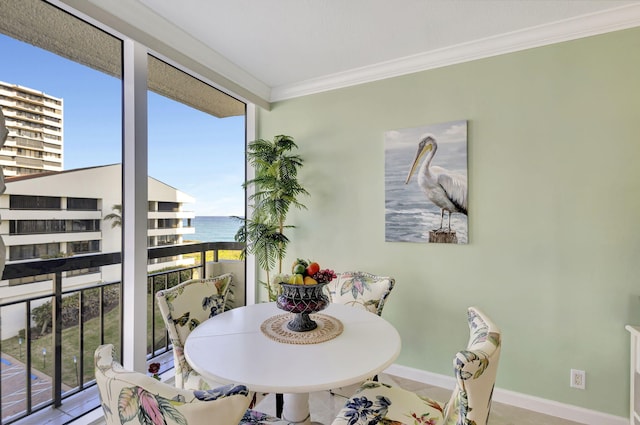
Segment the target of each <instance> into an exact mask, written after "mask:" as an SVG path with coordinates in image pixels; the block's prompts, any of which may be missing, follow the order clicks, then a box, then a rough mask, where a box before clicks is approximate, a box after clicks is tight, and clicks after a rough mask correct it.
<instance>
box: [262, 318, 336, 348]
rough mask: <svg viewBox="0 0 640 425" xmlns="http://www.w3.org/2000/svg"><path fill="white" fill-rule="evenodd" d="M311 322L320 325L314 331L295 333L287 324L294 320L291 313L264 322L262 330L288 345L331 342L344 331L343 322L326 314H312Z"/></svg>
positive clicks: (275, 339)
mask: <svg viewBox="0 0 640 425" xmlns="http://www.w3.org/2000/svg"><path fill="white" fill-rule="evenodd" d="M309 317H310V318H311V320H313V321H315V322H316V323H317V324H318V327H317V328H315V329H314V330H312V331H307V332H294V331H292V330H289V328H287V323H289V321H290V320H292V319H293V318H294V315H293V314H291V313H286V314H279V315H277V316H273V317H270V318H268V319H267V320H265V321H264V322H262V325H260V330H261V331H262V333H263V334H265V335H266V336H268V337H269V338H271V339H273V340H274V341H278V342H284V343H286V344H318V343H320V342H325V341H329V340H330V339H333V338H335V337H337V336H338V335H340V334H341V333H342V330H343V326H342V322H341V321H340V320H338V319H336V318H335V317H331V316H327V315H326V314H310V315H309Z"/></svg>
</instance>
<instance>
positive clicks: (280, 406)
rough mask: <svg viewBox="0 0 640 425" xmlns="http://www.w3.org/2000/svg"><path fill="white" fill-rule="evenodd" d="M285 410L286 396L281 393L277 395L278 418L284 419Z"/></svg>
mask: <svg viewBox="0 0 640 425" xmlns="http://www.w3.org/2000/svg"><path fill="white" fill-rule="evenodd" d="M283 408H284V396H283V395H282V394H280V393H276V416H277V417H279V418H281V417H282V409H283Z"/></svg>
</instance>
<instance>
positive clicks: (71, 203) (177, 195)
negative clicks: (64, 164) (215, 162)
mask: <svg viewBox="0 0 640 425" xmlns="http://www.w3.org/2000/svg"><path fill="white" fill-rule="evenodd" d="M5 184H6V188H7V189H6V191H5V192H4V193H3V194H2V195H0V217H2V221H1V222H0V236H1V237H2V242H3V243H4V245H5V247H6V253H5V260H6V263H7V264H10V263H12V262H19V261H24V260H30V259H34V258H52V257H59V256H66V255H82V254H88V253H98V252H104V253H109V252H120V251H121V231H122V228H121V226H115V227H113V226H112V223H113V222H112V221H108V220H105V219H104V217H105V216H107V215H108V214H111V213H114V212H115V213H116V214H117V213H118V211H117V208H115V209H114V206H119V205H121V196H120V188H121V165H120V164H114V165H106V166H97V167H88V168H81V169H74V170H67V171H60V172H49V173H41V174H31V175H25V176H15V177H7V178H6V179H5ZM148 194H149V216H148V231H147V232H148V246H149V247H154V246H162V245H175V244H180V243H182V242H183V238H184V236H185V235H188V234H193V233H195V228H194V227H193V226H192V219H193V218H194V216H195V213H194V212H193V211H187V209H186V206H185V204H189V203H192V202H193V201H194V199H193V198H192V197H191V196H189V195H187V194H185V193H183V192H181V191H179V190H177V189H175V188H173V187H171V186H169V185H167V184H165V183H163V182H160V181H159V180H156V179H154V178H152V177H149V178H148ZM158 260H159V261H154V263H153V264H149V265H148V269H149V271H154V270H159V269H162V268H166V267H171V266H176V265H187V264H193V260H192V259H189V258H182V257H172V258H163V259H158ZM120 273H121V271H120V265H115V266H105V267H99V268H96V269H85V270H77V271H74V272H67V273H65V274H63V290H67V289H73V288H80V287H86V286H89V285H92V284H95V283H98V282H110V281H118V280H120V277H121V275H120ZM51 282H52V281H51V276H48V275H42V276H35V277H31V278H29V279H12V280H3V281H0V289H1V291H0V292H1V294H2V296H1V299H2V301H11V300H13V299H16V300H17V299H21V298H24V297H26V296H30V297H31V296H38V295H39V294H40V293H42V294H45V293H48V292H50V290H51ZM9 310H10V309H9V308H4V309H3V312H2V320H3V322H2V323H3V326H2V332H3V334H6V335H11V332H12V329H9V328H10V324H11V320H6V319H7V318H8V317H9V316H10V315H11V313H10V311H9ZM16 314H21V312H17V313H16Z"/></svg>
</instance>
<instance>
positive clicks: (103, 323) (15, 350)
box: [0, 242, 244, 425]
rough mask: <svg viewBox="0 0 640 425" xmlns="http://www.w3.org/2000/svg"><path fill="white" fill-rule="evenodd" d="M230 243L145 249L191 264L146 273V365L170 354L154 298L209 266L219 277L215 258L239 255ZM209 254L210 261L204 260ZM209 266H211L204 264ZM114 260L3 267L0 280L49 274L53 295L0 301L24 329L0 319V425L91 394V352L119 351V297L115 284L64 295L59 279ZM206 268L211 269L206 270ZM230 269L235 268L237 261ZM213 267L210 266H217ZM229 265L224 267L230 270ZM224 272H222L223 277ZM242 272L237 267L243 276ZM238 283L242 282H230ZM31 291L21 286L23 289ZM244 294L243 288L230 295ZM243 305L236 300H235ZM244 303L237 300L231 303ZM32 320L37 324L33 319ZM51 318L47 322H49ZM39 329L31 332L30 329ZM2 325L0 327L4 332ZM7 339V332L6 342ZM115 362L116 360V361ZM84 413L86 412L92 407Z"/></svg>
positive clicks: (107, 256)
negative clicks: (103, 347)
mask: <svg viewBox="0 0 640 425" xmlns="http://www.w3.org/2000/svg"><path fill="white" fill-rule="evenodd" d="M242 247H243V245H242V244H240V243H236V242H208V243H194V244H185V245H174V246H163V247H155V248H150V249H149V250H148V257H149V259H158V258H171V257H174V256H177V255H184V254H199V255H196V257H199V258H197V261H195V262H194V264H192V265H189V266H185V267H180V268H176V269H172V270H162V271H157V272H154V273H150V274H148V279H147V294H148V295H147V305H146V307H147V311H148V320H147V325H148V332H147V334H148V335H147V341H148V342H147V359H148V361H152V360H153V359H154V358H156V357H158V356H161V355H163V354H165V355H166V353H168V352H169V351H170V350H171V347H170V344H169V339H168V337H167V334H166V329H165V326H164V322H163V320H162V317H161V316H160V314H159V312H158V310H157V307H156V303H155V297H154V294H155V293H156V292H157V291H158V290H161V289H166V288H168V287H171V286H174V285H176V284H178V283H180V282H183V281H185V280H188V279H191V278H195V277H200V276H207V274H206V271H207V268H208V267H214V266H216V267H217V268H218V270H216V271H214V273H215V274H219V273H217V271H219V269H220V267H222V270H224V267H226V266H225V265H224V263H222V266H220V267H218V265H220V263H218V260H219V254H220V251H236V252H237V251H239V250H241V249H242ZM207 255H209V258H207ZM210 260H213V261H210ZM121 261H122V258H121V254H120V253H103V254H93V255H82V256H74V257H65V258H54V259H47V260H36V261H24V262H19V263H13V264H7V265H6V266H5V269H4V273H3V276H2V279H3V280H7V279H18V278H24V277H29V276H36V275H45V274H49V275H52V276H54V277H53V282H52V285H49V286H48V288H52V289H49V290H47V291H46V293H38V294H37V295H31V296H25V297H24V298H19V299H14V300H11V301H3V302H0V318H1V317H2V316H4V314H5V313H6V312H7V311H9V310H12V309H13V312H14V313H15V310H16V309H18V310H20V314H21V317H22V320H23V321H24V324H25V326H24V329H21V330H19V331H18V332H17V334H15V326H14V331H13V332H11V331H8V330H6V329H2V323H3V321H2V320H0V335H2V338H0V351H1V352H2V359H1V362H2V364H1V368H0V380H1V382H2V385H0V399H1V400H2V404H1V407H0V417H1V422H0V423H1V424H2V425H7V424H11V423H14V422H18V421H21V422H22V421H24V420H27V422H29V420H30V418H33V419H34V420H36V416H35V415H36V414H37V413H38V412H41V411H42V410H43V409H45V408H47V407H50V406H53V407H60V406H61V405H62V404H63V401H66V400H67V399H70V398H72V397H74V396H79V395H80V396H81V394H82V393H83V392H84V391H86V390H92V391H94V392H95V381H94V378H93V352H94V351H95V348H96V347H97V346H98V345H100V344H104V343H113V344H114V345H115V346H116V350H117V351H116V352H120V351H121V349H122V310H121V306H122V299H121V297H122V291H121V286H122V285H121V282H119V281H117V282H100V283H97V284H92V285H90V286H85V287H82V288H74V289H65V288H63V284H62V283H63V275H66V274H67V273H65V272H69V271H74V270H81V269H95V268H96V267H102V266H110V265H117V264H120V263H121ZM212 263H213V264H212ZM233 263H235V265H236V266H235V267H236V269H237V266H238V262H233ZM216 264H217V265H216ZM229 264H231V263H229ZM224 271H226V270H224ZM243 271H244V267H242V272H243ZM234 280H235V281H237V282H238V283H240V284H242V282H244V279H235V278H234ZM29 285H35V284H25V285H24V286H25V287H28V286H29ZM237 289H238V290H239V292H240V291H241V292H242V294H244V288H237ZM241 298H243V296H241ZM236 302H239V303H242V304H244V299H236ZM36 318H37V319H36ZM49 318H50V319H49ZM34 322H36V323H38V325H39V326H37V327H34V326H33V323H34ZM8 325H9V324H5V328H8V327H9V326H8ZM8 333H13V335H10V334H8ZM120 358H122V355H121V356H120ZM94 400H95V403H94V404H95V406H86V405H85V406H83V409H84V411H80V412H78V413H77V415H78V416H80V415H82V414H84V413H86V412H87V411H88V410H91V409H92V408H94V407H97V406H98V405H99V402H98V400H97V399H96V398H95V397H94Z"/></svg>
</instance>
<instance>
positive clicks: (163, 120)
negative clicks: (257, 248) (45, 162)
mask: <svg viewBox="0 0 640 425" xmlns="http://www.w3.org/2000/svg"><path fill="white" fill-rule="evenodd" d="M0 56H1V57H2V61H1V63H2V65H1V66H0V81H3V82H5V83H9V84H17V85H20V86H24V87H28V88H30V89H34V90H37V91H41V92H44V93H46V94H47V95H50V96H54V97H58V98H62V99H63V105H64V109H63V114H64V115H63V120H64V121H63V125H64V133H63V161H64V165H63V167H64V169H65V170H69V169H74V168H82V167H89V166H96V165H107V164H115V163H120V162H122V148H121V141H122V110H121V109H122V107H121V93H122V89H121V81H120V80H119V79H117V78H115V77H111V76H109V75H107V74H104V73H102V72H100V71H96V70H93V69H92V68H89V67H86V66H84V65H80V64H78V63H76V62H73V61H70V60H67V59H64V58H62V57H60V56H57V55H55V54H53V53H50V52H48V51H46V50H42V49H40V48H37V47H34V46H32V45H30V44H27V43H23V42H21V41H17V40H15V39H12V38H10V37H7V36H5V35H2V34H0ZM148 103H149V111H148V121H149V124H148V138H149V147H148V155H149V163H148V168H149V175H150V176H151V177H153V178H155V179H157V180H160V181H161V182H163V183H166V184H168V185H170V186H172V187H174V188H176V189H178V190H180V191H182V192H185V193H186V194H188V195H190V196H192V197H193V198H195V203H194V204H188V205H186V206H185V209H187V210H193V211H195V214H196V215H197V216H205V215H209V216H214V215H218V216H229V215H237V216H244V191H243V189H242V183H243V181H244V169H245V168H244V167H245V165H244V129H245V118H244V117H243V116H241V117H230V118H222V119H220V118H216V117H214V116H211V115H208V114H205V113H203V112H200V111H198V110H196V109H193V108H191V107H189V106H186V105H183V104H181V103H178V102H175V101H173V100H170V99H168V98H165V97H162V96H160V95H157V94H155V93H153V92H149V96H148Z"/></svg>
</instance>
